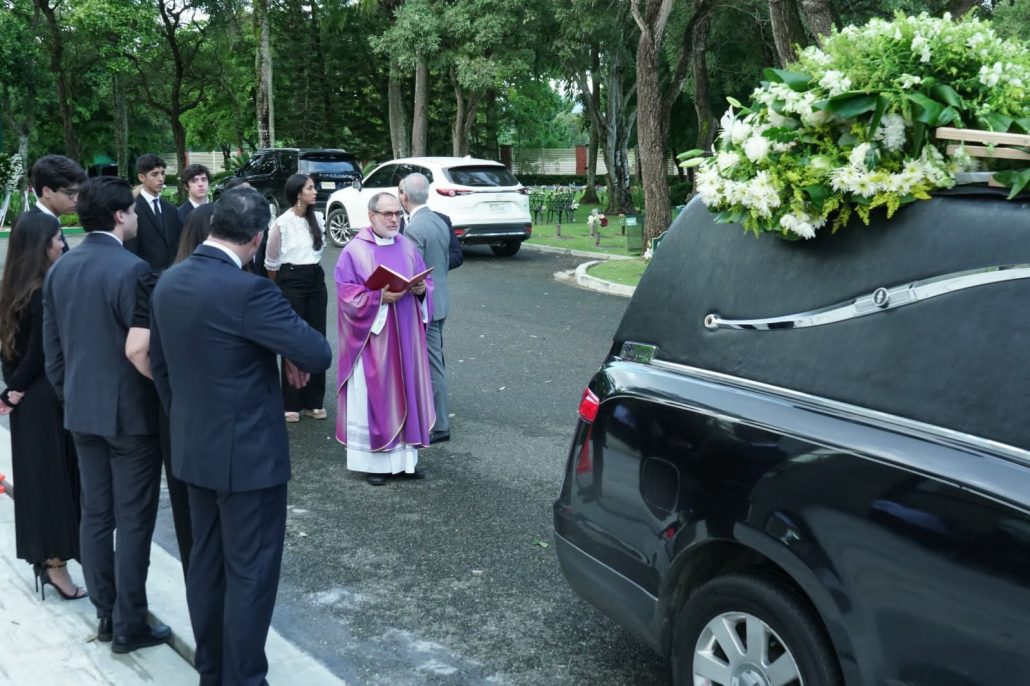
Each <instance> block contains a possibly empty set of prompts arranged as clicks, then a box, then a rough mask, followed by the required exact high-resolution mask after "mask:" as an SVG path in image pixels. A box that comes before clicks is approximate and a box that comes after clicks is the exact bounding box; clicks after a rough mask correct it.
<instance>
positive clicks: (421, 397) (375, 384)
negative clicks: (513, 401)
mask: <svg viewBox="0 0 1030 686" xmlns="http://www.w3.org/2000/svg"><path fill="white" fill-rule="evenodd" d="M380 264H383V265H386V266H387V267H389V268H390V269H392V270H394V271H395V272H397V273H398V274H403V275H405V276H410V275H411V274H417V273H419V272H421V271H424V270H425V268H426V265H425V262H423V260H422V256H421V255H420V254H419V252H418V249H417V248H416V247H415V244H414V243H412V242H411V241H410V240H408V239H407V238H405V237H404V236H402V235H399V234H398V235H397V237H396V238H395V241H394V243H393V244H392V245H377V244H376V242H375V236H374V234H373V233H372V229H371V228H370V227H366V228H364V229H362V230H361V231H359V232H358V234H357V235H356V236H355V237H354V238H353V239H351V241H350V242H349V243H347V246H346V247H345V248H344V249H343V252H342V253H341V254H340V259H339V261H338V262H337V263H336V299H337V305H338V307H339V318H338V326H339V344H340V364H339V370H338V372H337V385H336V397H337V403H338V405H337V411H336V438H337V439H338V440H339V441H340V442H341V443H343V444H344V445H346V444H347V381H348V379H350V375H351V372H352V371H353V370H354V363H355V362H356V361H357V360H358V356H359V355H360V356H361V361H362V363H363V365H364V367H365V382H366V385H367V388H368V433H369V439H370V440H369V443H370V445H371V447H372V450H374V451H380V450H390V449H392V448H394V447H395V446H397V445H398V444H400V443H406V444H409V445H415V446H427V445H429V430H430V428H431V427H432V426H433V423H434V422H435V421H436V413H435V410H434V409H433V387H432V382H431V381H430V378H429V357H428V354H427V349H426V325H425V324H424V323H423V320H422V308H427V309H428V310H429V317H428V318H429V319H430V320H431V319H432V303H433V297H432V296H433V280H432V276H429V277H427V278H426V294H425V297H424V298H423V299H421V300H420V299H419V298H418V297H417V296H415V295H412V294H410V293H409V294H407V295H405V296H404V297H403V298H401V299H400V300H398V301H397V302H396V303H394V304H392V305H390V306H389V313H388V316H387V318H386V326H385V327H383V330H382V331H380V332H379V333H378V334H375V335H373V334H372V324H373V322H375V319H376V315H377V314H378V313H379V306H380V304H381V303H382V298H383V294H382V291H371V290H369V289H368V288H366V287H365V280H366V279H367V278H368V277H369V276H370V275H371V274H372V272H373V271H375V268H376V267H377V266H378V265H380Z"/></svg>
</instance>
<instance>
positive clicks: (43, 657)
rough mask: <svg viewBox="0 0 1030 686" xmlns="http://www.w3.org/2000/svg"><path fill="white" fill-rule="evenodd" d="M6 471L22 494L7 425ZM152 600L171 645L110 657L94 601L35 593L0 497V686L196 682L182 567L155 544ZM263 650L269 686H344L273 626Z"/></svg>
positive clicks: (0, 461) (6, 498) (0, 432)
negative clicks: (98, 626) (99, 631)
mask: <svg viewBox="0 0 1030 686" xmlns="http://www.w3.org/2000/svg"><path fill="white" fill-rule="evenodd" d="M4 424H5V425H6V422H4ZM0 474H5V475H6V482H7V483H8V484H13V486H14V489H13V490H14V494H15V496H17V483H16V482H15V480H14V479H13V478H12V474H11V442H10V432H9V430H8V429H7V427H6V426H0ZM68 568H69V569H70V570H71V575H72V578H73V579H74V580H75V581H76V582H78V583H79V584H82V583H83V577H82V569H81V568H80V567H79V565H78V564H76V563H75V562H74V561H71V562H69V563H68ZM147 597H148V599H149V602H150V610H151V613H152V615H153V616H154V618H155V619H156V620H157V621H160V622H163V623H165V624H167V625H169V626H170V627H171V628H172V632H173V636H172V643H171V645H162V646H156V647H153V648H144V649H142V650H137V651H135V652H132V653H129V654H128V655H114V654H112V653H111V649H110V644H109V643H100V642H99V641H97V640H96V611H95V609H94V608H93V605H92V603H90V601H89V600H88V599H83V600H75V601H66V600H63V599H62V598H61V597H60V596H59V595H58V594H57V592H56V591H55V590H54V589H53V588H52V587H47V594H46V600H45V601H41V600H40V597H39V594H38V593H35V592H34V590H33V580H32V568H31V567H30V566H29V565H28V564H27V563H25V562H24V561H23V560H19V559H17V558H16V557H15V545H14V501H13V500H12V499H11V497H10V493H6V494H3V495H0V684H5V685H6V684H12V685H19V686H20V685H21V684H24V685H25V686H50V685H52V684H74V685H75V686H93V685H99V684H112V685H116V686H135V685H136V684H141V685H142V684H147V686H153V685H154V684H160V685H161V686H179V684H184V685H185V684H191V685H193V684H196V683H197V681H198V676H197V672H196V671H195V670H194V669H193V665H192V659H193V651H194V648H195V644H194V641H193V632H192V631H191V630H190V624H189V613H188V612H187V609H186V590H185V584H184V582H183V578H182V567H181V566H180V564H179V561H178V560H177V559H176V558H175V557H173V556H172V555H170V554H169V553H167V552H165V550H164V549H163V548H161V547H159V546H157V545H154V546H152V548H151V552H150V574H149V578H148V581H147ZM265 650H266V652H267V654H268V662H269V673H268V681H269V683H271V684H286V683H296V684H305V686H309V685H310V686H343V685H344V682H343V681H342V680H341V679H338V678H337V677H335V676H334V675H333V674H331V673H330V672H329V671H328V670H327V669H326V668H325V667H323V666H322V665H321V664H320V663H319V662H317V661H316V660H314V658H312V657H311V656H309V655H307V654H306V653H304V652H302V651H301V650H299V649H298V648H297V647H296V646H294V645H293V644H291V643H289V642H288V641H286V640H285V639H283V638H282V637H281V636H280V635H279V634H278V633H277V632H276V631H275V630H274V629H273V630H272V631H271V633H270V634H269V636H268V641H267V643H266V646H265Z"/></svg>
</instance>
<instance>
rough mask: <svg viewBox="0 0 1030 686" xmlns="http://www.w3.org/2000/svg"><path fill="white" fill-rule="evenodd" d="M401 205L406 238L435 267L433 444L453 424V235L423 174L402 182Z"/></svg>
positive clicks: (429, 333)
mask: <svg viewBox="0 0 1030 686" xmlns="http://www.w3.org/2000/svg"><path fill="white" fill-rule="evenodd" d="M398 192H399V196H400V201H401V205H402V206H403V207H404V211H405V212H407V213H408V222H407V226H406V227H405V229H404V235H405V236H406V237H407V238H408V239H409V240H410V241H412V242H413V243H414V244H415V246H416V247H417V248H418V251H419V253H421V254H422V259H423V260H425V263H426V266H427V267H433V320H432V321H431V322H430V323H429V327H428V328H427V329H426V343H427V345H428V347H429V371H430V377H431V378H432V380H433V405H434V407H435V408H436V424H434V425H433V431H432V433H431V434H430V435H429V442H430V443H440V442H443V441H449V440H450V439H451V425H450V421H449V420H448V416H447V368H446V365H445V364H444V357H443V323H444V320H446V319H447V312H448V297H447V267H448V260H449V253H450V245H451V232H450V231H449V230H448V229H447V224H446V223H445V222H444V221H443V220H442V219H440V217H439V216H438V215H437V214H436V213H434V212H433V211H432V210H430V209H429V208H428V207H426V201H427V200H428V199H429V179H427V178H426V177H425V176H423V175H422V174H418V173H415V174H409V175H407V176H405V177H404V178H403V179H401V182H400V187H399V188H398Z"/></svg>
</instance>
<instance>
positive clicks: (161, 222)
mask: <svg viewBox="0 0 1030 686" xmlns="http://www.w3.org/2000/svg"><path fill="white" fill-rule="evenodd" d="M166 166H167V165H166V164H165V161H164V160H162V159H161V158H160V157H158V156H157V155H154V154H152V153H149V152H148V153H146V154H145V155H140V156H139V159H137V160H136V176H137V178H138V179H139V182H140V183H141V184H142V186H141V188H140V191H139V197H137V198H136V217H137V218H138V219H139V231H138V232H137V234H136V237H135V238H134V239H132V240H130V241H126V242H125V247H126V248H127V249H128V250H129V252H132V253H135V254H137V255H139V256H140V258H141V259H143V260H144V261H145V262H146V263H147V264H149V265H150V267H151V268H152V269H167V268H168V267H170V266H171V264H172V262H174V261H175V253H176V252H178V250H179V237H180V235H181V234H182V222H180V221H179V209H178V208H177V207H176V206H175V205H173V204H172V203H170V202H168V201H167V200H165V199H164V198H162V197H161V190H162V189H163V188H164V187H165V167H166Z"/></svg>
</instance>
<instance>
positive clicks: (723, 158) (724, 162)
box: [715, 150, 740, 172]
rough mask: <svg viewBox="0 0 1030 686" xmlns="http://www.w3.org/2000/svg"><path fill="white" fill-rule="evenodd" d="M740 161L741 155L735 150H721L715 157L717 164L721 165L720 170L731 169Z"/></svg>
mask: <svg viewBox="0 0 1030 686" xmlns="http://www.w3.org/2000/svg"><path fill="white" fill-rule="evenodd" d="M739 162H740V155H739V154H737V153H735V152H726V151H725V150H724V151H722V152H720V153H719V154H718V155H717V156H716V158H715V165H716V166H717V167H719V171H723V172H724V171H729V170H730V169H733V168H734V167H735V166H737V163H739Z"/></svg>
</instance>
